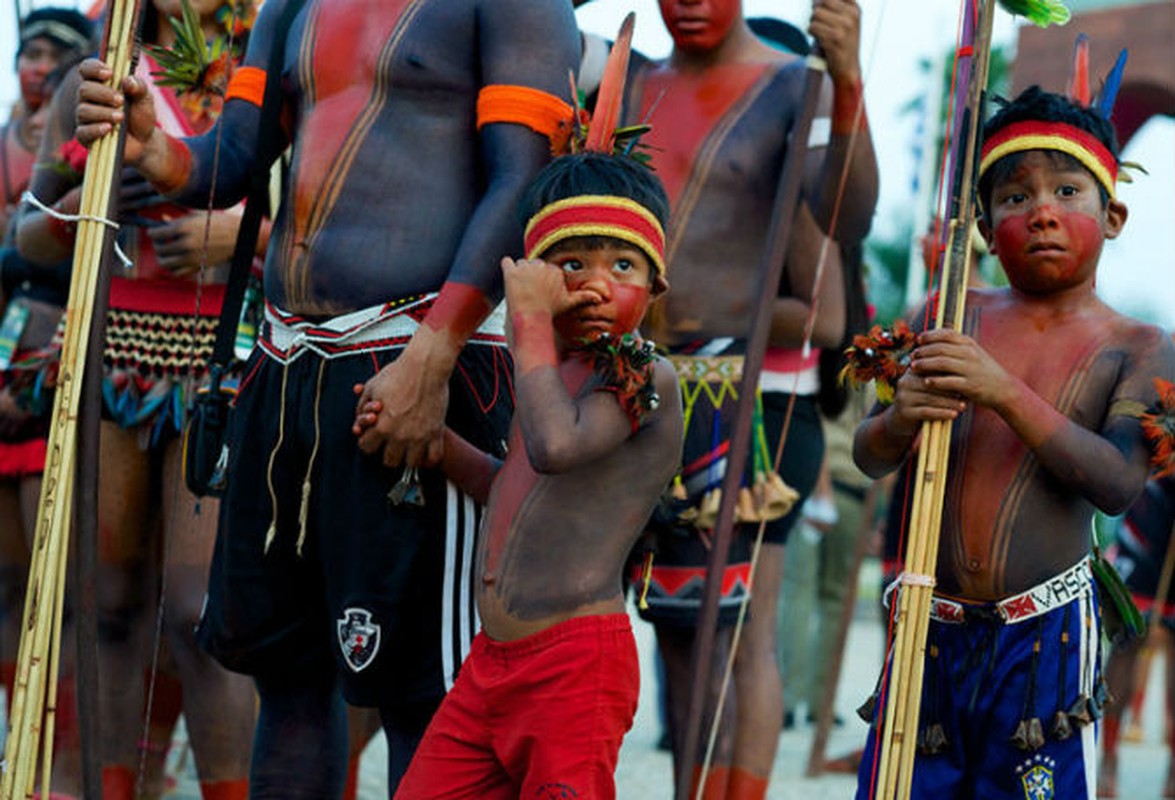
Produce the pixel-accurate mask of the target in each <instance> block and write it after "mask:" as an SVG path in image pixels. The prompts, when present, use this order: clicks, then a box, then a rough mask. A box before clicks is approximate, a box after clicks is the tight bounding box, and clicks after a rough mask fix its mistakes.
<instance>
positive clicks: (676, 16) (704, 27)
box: [659, 0, 742, 51]
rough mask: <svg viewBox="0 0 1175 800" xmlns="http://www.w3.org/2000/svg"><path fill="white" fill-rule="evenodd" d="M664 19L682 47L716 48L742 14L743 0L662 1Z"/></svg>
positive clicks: (678, 45)
mask: <svg viewBox="0 0 1175 800" xmlns="http://www.w3.org/2000/svg"><path fill="white" fill-rule="evenodd" d="M659 5H660V7H661V19H663V20H664V21H665V27H666V28H668V29H669V35H670V36H672V37H673V44H674V45H675V46H676V47H680V48H681V49H682V50H692V51H708V50H714V49H715V48H717V47H718V46H719V45H720V44H722V43H723V42H724V41H726V37H727V35H728V34H729V33H730V29H731V28H732V27H734V23H735V22H736V21H737V20H738V19H739V16H740V14H741V13H742V0H702V2H690V3H685V2H681V0H659Z"/></svg>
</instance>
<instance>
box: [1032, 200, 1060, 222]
mask: <svg viewBox="0 0 1175 800" xmlns="http://www.w3.org/2000/svg"><path fill="white" fill-rule="evenodd" d="M1058 224H1059V218H1058V216H1057V207H1056V205H1055V204H1054V203H1052V202H1051V201H1045V202H1038V203H1036V204H1035V205H1033V207H1032V211H1031V212H1030V213H1029V215H1028V226H1029V227H1030V228H1033V229H1040V228H1052V227H1056V226H1057V225H1058Z"/></svg>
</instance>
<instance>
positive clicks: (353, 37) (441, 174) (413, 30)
mask: <svg viewBox="0 0 1175 800" xmlns="http://www.w3.org/2000/svg"><path fill="white" fill-rule="evenodd" d="M371 5H372V0H329V2H316V3H308V4H307V6H306V8H305V9H304V10H303V11H302V12H301V13H300V14H299V17H298V19H297V20H295V23H294V26H293V29H292V31H291V33H290V38H289V39H288V44H287V48H286V68H285V79H286V84H285V87H286V92H287V96H288V97H290V98H291V100H292V102H294V103H296V112H295V113H296V119H295V122H294V124H295V125H296V129H295V136H294V148H293V153H292V158H293V160H292V165H291V170H290V180H291V184H292V187H293V188H292V191H291V194H290V195H289V201H288V202H287V203H286V204H285V205H284V206H283V207H282V209H281V212H280V214H279V216H278V219H277V220H276V225H275V232H274V235H273V238H272V239H271V244H270V250H269V257H268V260H267V263H266V273H265V282H266V295H267V296H268V297H269V298H270V299H271V300H272V301H273V302H275V303H277V304H278V305H281V306H283V307H285V308H287V309H289V310H292V311H296V312H301V313H338V312H343V311H348V310H352V309H356V308H362V307H365V306H369V305H373V304H377V303H382V302H385V301H387V300H388V299H391V298H397V297H405V296H410V295H413V294H418V293H421V292H425V291H435V290H436V289H438V288H439V287H440V286H441V284H442V283H443V282H444V281H445V280H446V278H450V279H452V278H453V277H454V275H453V274H452V270H453V268H454V267H455V266H457V265H455V264H454V261H455V259H460V249H461V247H462V243H463V238H462V237H463V235H464V234H465V233H466V228H467V225H469V224H470V217H471V214H472V213H473V211H474V209H475V207H476V206H477V204H478V202H479V200H480V199H481V198H482V196H483V195H484V194H485V193H486V192H487V180H488V179H487V165H486V163H485V162H484V160H483V157H482V156H483V154H484V152H485V148H486V142H485V141H484V135H483V138H482V140H479V139H478V138H477V137H474V136H471V131H473V130H474V128H475V125H476V115H475V110H476V100H477V93H478V90H479V88H480V87H481V84H482V81H485V82H487V83H488V82H495V80H497V81H499V82H518V83H521V82H524V81H523V79H522V78H523V76H522V75H521V74H517V75H514V76H513V80H512V79H511V70H512V67H509V66H507V65H504V63H503V64H502V65H501V66H500V68H499V70H498V73H497V75H496V77H495V75H493V74H487V73H493V72H494V69H493V68H492V67H491V66H490V65H488V64H487V62H488V61H490V60H493V59H496V60H497V61H498V62H505V60H506V54H504V53H492V52H488V51H489V50H490V49H491V48H490V45H488V44H487V40H490V39H491V38H492V37H490V36H488V35H487V34H486V28H487V27H488V26H489V25H490V24H499V25H500V24H503V22H504V21H508V20H504V18H505V17H507V16H509V15H510V14H511V13H513V12H512V11H511V9H508V8H502V9H500V14H501V15H502V17H503V19H498V18H497V17H496V16H495V15H497V14H498V13H499V10H498V9H493V10H491V9H489V8H488V6H489V5H492V4H487V3H484V2H479V1H478V0H384V1H383V2H381V3H379V11H378V13H375V12H373V11H372V10H371V9H370V8H369V6H371ZM552 5H553V4H552V3H550V2H546V1H545V0H544V2H542V3H538V4H535V5H534V6H533V8H532V9H531V10H532V11H533V14H531V16H533V17H537V18H543V17H544V16H545V17H549V16H550V12H549V10H550V8H551V6H552ZM514 11H517V9H515V10H514ZM527 21H528V20H526V19H520V20H516V21H515V22H512V23H511V24H518V25H523V24H526V23H527ZM573 33H574V30H573V29H570V30H569V34H573ZM551 38H557V36H554V37H551ZM510 41H512V42H517V41H520V39H510ZM540 49H541V48H536V50H540ZM556 49H557V48H556ZM565 49H568V48H565ZM514 56H515V58H514V60H515V61H517V63H518V65H519V66H518V69H519V70H524V69H527V66H526V65H527V62H526V58H527V54H520V53H518V52H517V49H515V53H514ZM545 70H546V71H547V72H549V73H550V74H552V75H553V74H554V73H555V72H559V71H560V70H558V69H557V68H556V66H551V65H546V66H545ZM542 71H543V70H535V69H531V72H532V73H538V74H541V72H542ZM561 73H562V75H561V78H560V80H562V81H563V84H561V85H556V86H545V87H544V88H546V89H547V90H549V91H552V92H557V91H559V90H560V89H561V88H563V86H564V85H565V82H566V77H565V76H566V70H565V69H563V70H561ZM491 127H498V128H501V127H516V126H491ZM519 130H522V129H519ZM491 135H492V134H491ZM526 136H527V137H529V140H528V141H527V146H529V147H532V148H536V149H537V151H539V152H541V151H542V150H543V148H544V145H545V142H544V140H543V139H542V138H541V137H539V136H537V135H534V134H531V133H530V132H526ZM376 209H378V213H373V212H374V211H375V210H376ZM506 211H507V213H505V214H503V215H501V216H500V217H499V218H496V219H492V220H486V221H484V222H485V224H486V225H490V226H493V227H492V228H487V230H494V229H495V228H496V229H498V231H501V232H498V231H495V232H494V233H493V234H487V235H492V236H498V237H503V239H504V240H505V238H507V237H510V236H511V234H516V233H517V232H516V231H515V228H516V226H517V223H516V221H515V220H513V219H512V218H511V217H510V216H509V212H512V208H510V209H507V210H506ZM502 229H504V230H502ZM513 239H516V240H517V241H519V242H520V241H521V239H520V237H519V236H518V235H514V236H513ZM466 244H468V241H466ZM516 250H517V244H515V246H514V247H512V248H511V247H506V246H504V242H503V244H502V245H501V246H498V245H496V246H495V247H494V248H493V249H492V255H493V256H494V257H498V256H500V255H501V254H502V253H505V252H515V251H516ZM473 255H477V256H478V257H479V258H480V257H484V256H482V254H480V253H478V254H473V253H471V254H470V256H473ZM488 263H490V264H491V265H492V264H493V263H495V262H494V261H493V260H492V259H491V260H490V261H489V262H488ZM479 268H480V269H482V271H486V270H485V268H484V265H479Z"/></svg>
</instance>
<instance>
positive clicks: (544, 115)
mask: <svg viewBox="0 0 1175 800" xmlns="http://www.w3.org/2000/svg"><path fill="white" fill-rule="evenodd" d="M574 115H575V109H573V108H572V107H571V106H570V105H569V104H567V103H565V102H564V101H563V100H562V99H561V98H559V97H556V96H555V95H553V94H548V93H547V92H544V91H542V90H541V89H533V88H531V87H529V86H511V85H506V84H494V85H492V86H485V87H482V90H481V91H480V92H478V94H477V127H478V130H481V128H482V126H483V125H490V124H492V123H495V122H512V123H514V124H516V125H525V126H526V127H528V128H530V129H531V130H532V131H534V132H535V133H538V134H541V135H543V136H546V137H547V138H548V139H550V141H551V149H552V150H558V149H561V147H562V145H563V144H565V143H566V141H567V138H568V137H569V136H570V135H571V121H572V119H573V118H574Z"/></svg>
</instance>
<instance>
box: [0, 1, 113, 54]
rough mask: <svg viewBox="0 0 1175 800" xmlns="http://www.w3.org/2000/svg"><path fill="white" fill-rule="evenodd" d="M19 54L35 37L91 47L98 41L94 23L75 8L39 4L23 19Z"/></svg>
mask: <svg viewBox="0 0 1175 800" xmlns="http://www.w3.org/2000/svg"><path fill="white" fill-rule="evenodd" d="M20 31H21V35H20V45H19V46H18V48H17V51H16V55H17V57H18V58H19V57H20V54H21V53H23V52H24V48H25V45H26V44H28V43H29V42H30V41H32V40H33V39H42V38H44V39H48V40H49V41H51V42H53V44H55V45H56V46H57V47H60V48H62V49H63V50H66V51H87V50H90V49H91V48H92V47H93V44H94V23H93V22H91V21H90V18H89V17H87V16H86V15H85V14H82V13H81V12H78V11H75V10H74V9H72V8H38V9H37V10H36V11H31V12H29V13H28V14H26V15H25V17H24V18H23V19H22V20H21V21H20Z"/></svg>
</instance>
